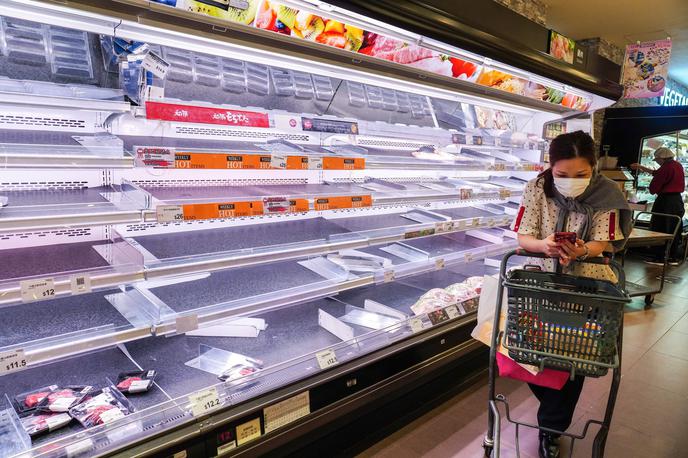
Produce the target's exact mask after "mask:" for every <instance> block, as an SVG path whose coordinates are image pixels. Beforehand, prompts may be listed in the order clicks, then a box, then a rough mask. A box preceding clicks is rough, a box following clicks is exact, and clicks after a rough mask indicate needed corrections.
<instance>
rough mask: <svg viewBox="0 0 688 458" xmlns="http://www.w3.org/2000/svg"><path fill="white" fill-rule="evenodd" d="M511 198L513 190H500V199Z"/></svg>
mask: <svg viewBox="0 0 688 458" xmlns="http://www.w3.org/2000/svg"><path fill="white" fill-rule="evenodd" d="M509 197H511V190H510V189H500V190H499V198H500V199H508V198H509Z"/></svg>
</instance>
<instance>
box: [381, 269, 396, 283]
mask: <svg viewBox="0 0 688 458" xmlns="http://www.w3.org/2000/svg"><path fill="white" fill-rule="evenodd" d="M383 281H384V283H389V282H391V281H394V271H393V270H385V274H384V280H383Z"/></svg>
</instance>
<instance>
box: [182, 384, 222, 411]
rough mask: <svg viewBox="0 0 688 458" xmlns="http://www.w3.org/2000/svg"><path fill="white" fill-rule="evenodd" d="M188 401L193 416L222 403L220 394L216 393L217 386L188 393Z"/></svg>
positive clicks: (215, 407) (213, 408)
mask: <svg viewBox="0 0 688 458" xmlns="http://www.w3.org/2000/svg"><path fill="white" fill-rule="evenodd" d="M189 403H190V404H191V413H193V416H194V417H198V416H201V415H204V414H206V413H208V412H210V411H211V410H215V409H217V408H218V407H220V405H221V404H222V403H221V402H220V396H219V395H218V394H217V388H215V387H211V388H208V389H207V390H203V391H199V392H198V393H194V394H192V395H190V396H189Z"/></svg>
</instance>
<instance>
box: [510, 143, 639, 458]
mask: <svg viewBox="0 0 688 458" xmlns="http://www.w3.org/2000/svg"><path fill="white" fill-rule="evenodd" d="M549 157H550V168H548V169H547V170H545V171H544V172H542V173H541V174H540V175H539V176H538V177H537V178H536V179H534V180H531V181H530V182H528V184H527V185H526V187H525V190H524V193H523V201H522V203H521V207H520V209H519V212H518V216H517V217H516V220H515V221H514V226H513V230H514V231H516V232H517V233H518V241H519V244H520V246H521V247H523V248H525V249H526V250H528V251H532V252H537V253H544V254H546V255H548V256H550V257H551V258H552V259H540V258H537V259H532V260H530V261H529V263H531V264H538V265H540V267H541V268H542V269H544V270H548V271H555V270H557V269H561V270H562V271H563V272H564V273H568V274H572V275H578V276H585V277H592V278H596V279H601V280H609V281H612V282H616V276H615V275H614V273H613V271H612V270H611V269H610V268H609V267H608V266H604V265H597V264H589V263H576V262H575V261H577V260H584V259H586V258H588V257H594V256H600V255H601V254H602V252H603V251H605V250H606V249H608V248H609V249H611V250H613V249H615V248H617V249H618V248H621V246H622V245H623V240H624V238H625V237H627V236H628V235H629V234H630V231H631V227H632V215H631V212H630V209H629V208H628V203H627V202H626V199H625V198H624V196H623V194H622V193H621V191H620V190H619V188H618V186H617V185H616V183H614V182H613V181H611V180H610V179H608V178H606V177H604V176H602V175H600V174H599V173H597V171H596V169H595V166H596V163H597V158H596V155H595V150H594V142H593V140H592V138H591V137H590V136H589V135H588V134H586V133H584V132H582V131H577V132H572V133H568V134H562V135H559V136H558V137H557V138H555V139H554V140H553V141H552V143H551V144H550V148H549ZM556 232H575V233H576V234H577V235H578V238H577V240H576V243H570V242H561V243H558V242H557V241H556V240H555V235H554V234H555V233H556ZM610 245H612V246H610ZM583 380H584V378H583V377H575V378H574V379H573V380H569V381H568V382H567V383H566V384H565V385H564V387H563V388H562V389H561V390H554V389H551V388H544V387H541V386H536V385H530V388H531V390H532V391H533V394H534V395H535V396H536V397H537V398H538V400H539V401H540V407H539V409H538V424H539V425H540V427H544V428H549V429H553V430H557V431H565V430H566V429H567V428H568V427H569V426H570V424H571V420H572V417H573V412H574V410H575V408H576V403H577V402H578V398H579V396H580V393H581V390H582V389H583ZM558 439H559V438H558V436H557V435H554V434H549V433H543V432H540V447H539V456H540V457H547V458H549V457H557V456H559V444H558Z"/></svg>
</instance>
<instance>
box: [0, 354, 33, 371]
mask: <svg viewBox="0 0 688 458" xmlns="http://www.w3.org/2000/svg"><path fill="white" fill-rule="evenodd" d="M28 363H29V362H28V361H27V360H26V355H25V354H24V350H22V349H19V350H10V351H3V352H2V353H0V375H5V374H9V373H10V372H15V371H18V370H20V369H23V368H25V367H26V366H27V365H28Z"/></svg>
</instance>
